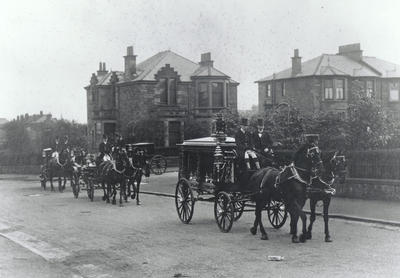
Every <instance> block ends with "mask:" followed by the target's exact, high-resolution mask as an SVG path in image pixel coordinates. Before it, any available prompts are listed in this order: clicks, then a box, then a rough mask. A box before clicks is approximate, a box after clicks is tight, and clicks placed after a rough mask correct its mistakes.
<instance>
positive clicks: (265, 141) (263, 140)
mask: <svg viewBox="0 0 400 278" xmlns="http://www.w3.org/2000/svg"><path fill="white" fill-rule="evenodd" d="M253 142H254V148H255V149H256V151H258V152H260V153H269V152H270V151H271V147H272V140H271V137H270V136H269V134H268V132H267V131H265V130H264V123H263V119H257V132H254V134H253Z"/></svg>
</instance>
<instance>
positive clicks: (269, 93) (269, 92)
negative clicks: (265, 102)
mask: <svg viewBox="0 0 400 278" xmlns="http://www.w3.org/2000/svg"><path fill="white" fill-rule="evenodd" d="M271 89H272V86H271V83H267V91H266V97H267V98H270V97H272V91H271Z"/></svg>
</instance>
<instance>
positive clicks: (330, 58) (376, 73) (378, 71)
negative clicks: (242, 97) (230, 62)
mask: <svg viewBox="0 0 400 278" xmlns="http://www.w3.org/2000/svg"><path fill="white" fill-rule="evenodd" d="M301 69H302V71H301V73H299V74H296V75H293V74H292V68H288V69H285V70H283V71H281V72H278V73H275V74H272V75H270V76H267V77H265V78H262V79H260V80H258V81H256V82H264V81H269V80H276V79H288V78H296V77H304V76H333V75H335V76H337V75H343V76H352V77H400V66H399V65H396V64H393V63H390V62H386V61H384V60H381V59H378V58H375V57H368V56H363V57H362V60H361V61H357V60H354V59H351V58H349V57H347V56H345V55H339V54H322V55H320V56H318V57H316V58H313V59H311V60H308V61H305V62H303V63H301Z"/></svg>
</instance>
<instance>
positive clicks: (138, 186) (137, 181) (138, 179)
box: [136, 173, 142, 206]
mask: <svg viewBox="0 0 400 278" xmlns="http://www.w3.org/2000/svg"><path fill="white" fill-rule="evenodd" d="M141 182H142V173H140V175H139V177H138V178H137V180H136V184H137V186H136V205H138V206H139V205H140V204H141V203H140V199H139V191H140V190H139V189H140V183H141Z"/></svg>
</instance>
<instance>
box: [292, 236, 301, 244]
mask: <svg viewBox="0 0 400 278" xmlns="http://www.w3.org/2000/svg"><path fill="white" fill-rule="evenodd" d="M299 242H300V241H299V238H298V237H297V236H294V237H292V243H299Z"/></svg>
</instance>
